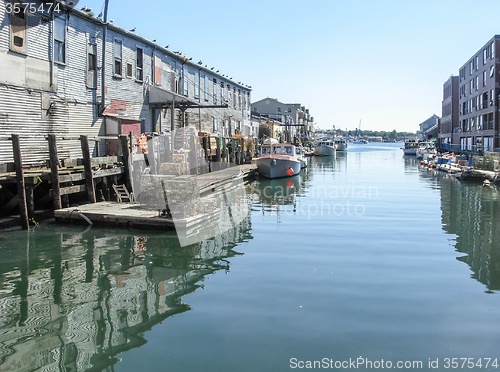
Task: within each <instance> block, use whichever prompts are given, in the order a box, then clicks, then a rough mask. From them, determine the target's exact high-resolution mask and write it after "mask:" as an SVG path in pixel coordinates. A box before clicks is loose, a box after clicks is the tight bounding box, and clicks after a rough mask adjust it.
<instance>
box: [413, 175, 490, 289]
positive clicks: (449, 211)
mask: <svg viewBox="0 0 500 372" xmlns="http://www.w3.org/2000/svg"><path fill="white" fill-rule="evenodd" d="M420 174H421V177H423V178H426V179H427V180H428V181H429V182H430V183H432V184H435V185H436V186H438V187H439V189H440V192H441V211H442V227H443V230H444V231H446V232H447V233H449V234H454V235H456V243H455V249H456V250H457V252H460V253H464V254H465V255H464V256H460V257H458V258H457V259H458V260H460V261H462V262H464V263H466V264H467V265H469V267H470V269H471V270H472V272H473V274H472V276H471V277H472V278H473V279H476V280H478V281H479V282H481V283H483V284H484V285H485V286H486V287H487V288H488V291H498V290H500V246H499V242H500V229H499V228H498V226H500V191H499V190H497V189H495V188H492V187H484V186H482V184H481V183H473V182H472V183H471V182H459V181H458V180H456V178H455V177H454V176H451V175H447V174H445V173H442V172H438V171H429V170H426V169H421V172H420Z"/></svg>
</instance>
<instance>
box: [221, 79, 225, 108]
mask: <svg viewBox="0 0 500 372" xmlns="http://www.w3.org/2000/svg"><path fill="white" fill-rule="evenodd" d="M225 102H226V99H225V97H224V83H222V82H221V83H220V103H221V105H223V104H224V103H225Z"/></svg>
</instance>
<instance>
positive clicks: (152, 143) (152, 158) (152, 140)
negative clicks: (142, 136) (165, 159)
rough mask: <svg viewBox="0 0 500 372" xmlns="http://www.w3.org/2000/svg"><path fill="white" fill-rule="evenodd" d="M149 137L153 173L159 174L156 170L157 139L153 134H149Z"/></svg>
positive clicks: (150, 165) (151, 170)
mask: <svg viewBox="0 0 500 372" xmlns="http://www.w3.org/2000/svg"><path fill="white" fill-rule="evenodd" d="M147 139H148V162H149V169H150V172H151V174H157V173H158V172H156V157H155V144H154V142H155V139H154V137H153V136H151V135H149V136H147Z"/></svg>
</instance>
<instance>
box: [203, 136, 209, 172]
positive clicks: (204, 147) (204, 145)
mask: <svg viewBox="0 0 500 372" xmlns="http://www.w3.org/2000/svg"><path fill="white" fill-rule="evenodd" d="M201 143H202V146H203V155H204V156H205V161H206V164H207V165H208V170H205V169H203V173H205V172H206V171H208V172H210V162H209V161H208V137H202V138H201Z"/></svg>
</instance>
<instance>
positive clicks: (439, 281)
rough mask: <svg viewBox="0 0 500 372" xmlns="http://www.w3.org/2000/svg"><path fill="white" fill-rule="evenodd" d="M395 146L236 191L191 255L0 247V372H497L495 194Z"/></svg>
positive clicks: (40, 243)
mask: <svg viewBox="0 0 500 372" xmlns="http://www.w3.org/2000/svg"><path fill="white" fill-rule="evenodd" d="M399 147H400V144H379V145H374V144H369V145H350V147H349V149H348V150H349V151H348V152H347V154H339V155H338V156H337V157H336V158H334V159H332V158H319V157H313V158H311V159H309V166H308V168H307V169H306V170H305V171H303V172H302V173H301V174H300V175H299V176H296V177H293V178H288V179H282V180H262V179H261V180H257V181H255V182H252V183H249V184H245V185H244V186H242V187H243V188H244V190H245V191H246V199H245V203H248V206H249V208H248V213H246V215H245V216H244V217H243V218H242V219H241V221H238V223H237V224H235V225H233V226H232V227H231V228H230V229H229V230H228V231H226V232H225V233H223V234H222V235H219V236H216V237H213V238H207V239H204V240H203V241H202V242H199V243H196V244H192V245H189V246H181V245H180V243H179V240H178V239H177V236H176V234H175V233H154V232H141V231H134V230H120V229H105V228H98V227H91V228H87V227H86V226H83V225H81V226H78V225H75V226H61V225H59V226H58V225H47V224H45V225H42V226H39V227H37V228H34V229H32V230H30V231H29V232H22V231H3V232H0V235H1V236H0V257H1V259H0V372H1V371H32V370H40V371H44V370H47V371H48V370H51V371H85V370H109V371H137V370H143V371H289V370H296V369H308V368H306V367H308V366H310V367H316V369H320V367H323V368H325V369H326V367H328V368H330V367H331V369H337V370H345V369H352V368H353V366H356V367H358V369H369V370H371V369H381V368H383V367H384V368H387V367H389V365H388V363H391V364H390V367H392V368H393V369H397V368H398V367H403V368H401V369H420V370H448V369H455V370H457V369H459V370H465V369H466V370H472V369H475V370H497V369H498V368H497V367H498V365H499V364H500V360H499V361H497V362H496V363H495V358H500V355H499V354H500V352H499V349H498V345H500V316H499V313H500V298H499V297H498V291H499V290H500V257H499V252H500V247H499V242H500V240H499V234H500V232H499V231H500V229H499V226H500V212H499V211H500V198H499V195H500V194H499V192H498V191H497V190H495V189H492V188H489V187H482V186H481V185H478V184H465V183H460V182H459V181H457V180H455V179H453V177H449V176H446V175H444V174H442V173H436V172H435V171H428V170H425V169H423V168H421V167H419V166H418V164H417V161H416V160H415V159H414V158H405V157H403V156H402V151H401V150H400V149H399ZM448 358H449V359H448ZM452 358H458V359H452ZM460 358H470V359H467V360H464V359H460ZM488 358H491V359H488ZM354 361H356V362H358V363H359V364H357V365H354V364H352V363H353V362H354ZM308 362H309V364H308ZM361 362H363V364H361ZM370 363H371V364H370ZM420 363H421V364H420ZM455 363H456V364H455ZM470 363H473V365H471V364H470ZM478 363H480V364H481V365H479V364H478ZM487 363H488V366H487V367H486V364H487ZM367 365H368V367H369V368H365V367H366V366H367ZM301 367H304V368H301ZM336 367H339V368H336ZM377 367H378V368H377ZM405 367H411V368H405ZM431 367H438V368H431ZM447 367H448V368H447ZM455 367H456V368H455ZM472 367H473V368H472Z"/></svg>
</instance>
